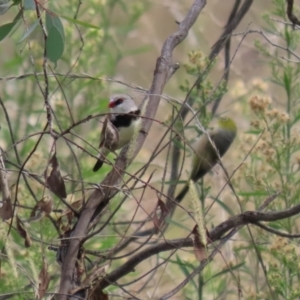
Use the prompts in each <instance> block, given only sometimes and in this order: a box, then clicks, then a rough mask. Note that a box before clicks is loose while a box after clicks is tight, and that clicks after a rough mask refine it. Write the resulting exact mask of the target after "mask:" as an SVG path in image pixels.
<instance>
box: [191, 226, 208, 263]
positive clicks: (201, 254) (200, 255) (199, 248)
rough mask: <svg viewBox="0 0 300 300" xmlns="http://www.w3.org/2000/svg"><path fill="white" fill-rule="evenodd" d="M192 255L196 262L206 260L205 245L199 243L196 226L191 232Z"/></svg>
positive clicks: (199, 238)
mask: <svg viewBox="0 0 300 300" xmlns="http://www.w3.org/2000/svg"><path fill="white" fill-rule="evenodd" d="M192 234H193V237H194V238H193V242H194V253H195V256H196V258H197V260H198V261H200V262H201V261H202V260H204V259H206V258H207V251H206V247H205V245H203V243H202V242H201V237H200V234H199V231H198V225H195V227H194V229H193V231H192Z"/></svg>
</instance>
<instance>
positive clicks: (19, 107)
mask: <svg viewBox="0 0 300 300" xmlns="http://www.w3.org/2000/svg"><path fill="white" fill-rule="evenodd" d="M4 2H5V1H4ZM4 2H3V3H4ZM15 2H17V4H18V1H15ZM223 2H224V1H223ZM223 2H222V3H220V1H218V0H213V1H208V3H207V5H206V6H205V8H204V10H203V12H202V13H201V14H200V16H199V18H198V20H197V22H196V24H195V25H194V26H193V28H192V29H191V31H190V32H189V35H188V37H187V38H186V40H185V41H184V42H183V43H182V44H180V45H179V46H178V47H177V48H176V49H175V51H174V55H173V61H174V63H175V62H178V63H179V64H180V66H181V67H180V69H179V70H178V71H177V72H176V73H175V74H174V75H173V77H172V78H171V79H170V81H169V82H168V84H167V86H166V89H165V91H164V93H165V95H167V96H168V97H166V98H169V99H175V100H176V101H177V103H178V102H179V103H180V102H183V100H184V99H185V97H186V95H187V92H188V91H189V90H190V88H191V86H192V84H193V82H194V81H195V79H196V77H197V76H199V74H201V72H203V70H204V69H205V68H206V67H207V64H208V59H207V57H208V56H209V53H210V51H211V47H212V46H213V45H214V44H215V42H216V41H217V40H218V38H219V36H220V34H221V33H222V31H223V29H224V26H225V24H226V22H227V19H228V16H229V14H230V12H231V9H232V7H233V5H234V3H235V2H236V1H235V0H227V1H225V2H226V4H225V2H224V3H223ZM0 3H1V2H0ZM22 3H23V5H28V9H26V10H24V11H23V13H22V15H21V17H20V20H19V21H18V22H17V23H16V24H15V26H14V27H13V28H12V30H11V31H10V32H9V34H7V35H6V36H5V38H3V39H2V41H1V44H0V46H1V47H0V98H1V100H2V106H1V108H2V109H0V120H1V121H0V123H1V132H0V145H1V148H2V149H3V150H4V151H5V152H6V153H5V158H6V168H7V170H9V172H8V176H9V177H8V180H9V185H10V186H12V188H11V193H12V199H13V201H14V200H17V201H18V204H19V205H20V206H19V207H18V208H17V209H16V212H15V213H17V214H18V216H19V217H20V219H22V221H24V223H25V225H24V226H25V228H26V230H27V231H28V233H29V235H30V236H31V240H32V243H31V246H30V247H29V248H26V247H24V239H23V238H22V237H21V236H20V232H18V230H16V225H15V223H13V227H12V229H11V230H10V232H9V234H8V228H9V223H10V222H9V221H6V222H1V224H0V247H1V250H2V252H1V255H0V256H1V268H0V299H33V298H34V292H35V289H37V286H38V282H39V281H40V280H41V279H40V278H39V273H40V270H41V269H42V264H43V261H45V260H46V261H47V262H48V265H49V268H48V273H49V276H50V278H51V280H50V284H49V288H48V292H49V294H47V295H45V297H48V298H49V299H50V298H51V296H52V295H51V292H55V291H56V290H57V287H58V284H59V279H60V277H59V272H60V267H59V264H58V263H57V262H56V253H55V251H51V250H50V249H49V246H50V248H51V247H52V248H54V250H55V249H57V248H55V247H57V246H58V245H59V240H58V232H57V230H56V229H55V226H53V222H51V220H50V219H49V218H42V219H41V220H39V221H38V222H35V223H26V220H28V219H30V214H31V211H32V208H33V207H34V206H35V205H36V202H37V201H39V200H40V199H42V198H43V197H45V196H47V195H50V196H51V197H52V198H53V203H54V205H53V210H52V212H51V218H52V220H55V221H57V220H59V221H60V223H59V232H60V233H62V232H64V231H65V230H68V229H69V228H70V226H71V225H72V224H69V222H68V220H67V217H66V207H65V205H64V203H62V202H61V201H60V200H59V199H58V198H57V197H56V196H55V195H53V194H51V193H50V192H49V191H48V190H47V189H45V188H44V186H43V185H41V184H40V183H39V182H38V181H37V180H36V178H35V177H34V176H33V174H34V175H35V176H36V177H37V178H41V179H43V178H44V171H45V170H46V168H47V166H48V164H49V160H50V158H51V156H52V155H53V151H54V149H55V150H56V155H57V159H58V161H59V164H60V169H61V172H62V175H63V177H64V180H65V184H66V190H67V194H68V197H67V202H68V203H74V202H76V201H79V200H82V199H86V195H87V194H88V193H89V191H90V190H92V189H93V188H94V185H96V184H99V182H101V179H103V178H104V176H105V175H106V174H107V172H108V171H109V170H110V169H111V167H110V166H109V165H105V166H104V167H103V168H102V169H101V171H100V172H97V173H93V172H92V167H93V165H94V162H95V157H93V156H95V155H97V148H98V144H99V134H100V130H101V126H102V123H101V121H102V120H103V119H102V118H101V115H103V114H104V113H106V112H107V104H108V99H109V96H110V95H111V94H112V93H119V92H126V93H129V94H130V95H131V96H133V97H134V99H135V100H136V101H137V102H138V103H140V102H141V100H142V99H143V97H144V94H143V93H142V92H141V90H140V89H138V88H136V87H142V88H143V89H145V90H147V89H148V88H149V87H150V85H151V82H152V78H153V72H154V69H155V63H156V59H157V57H158V56H159V55H160V51H161V47H162V45H163V43H164V41H165V39H166V38H167V37H168V36H169V35H170V34H171V33H173V32H174V31H176V29H177V27H178V25H177V23H176V22H180V21H181V20H182V19H183V18H184V16H185V14H186V12H187V10H188V9H189V7H190V6H191V4H192V1H184V3H183V1H170V0H163V1H135V0H131V1H122V0H121V1H116V0H103V1H101V0H90V1H84V2H82V3H81V1H78V2H74V1H49V2H45V3H40V7H41V11H43V15H42V17H43V20H44V19H45V14H46V13H48V15H49V16H51V15H52V14H54V15H58V16H59V19H60V21H61V22H62V26H63V35H64V37H63V38H62V40H63V43H62V42H61V44H59V45H56V46H55V43H54V44H53V45H54V46H53V45H52V46H53V47H54V48H53V49H54V50H53V49H52V50H51V48H50V49H48V50H49V52H50V53H51V51H54V53H53V55H54V56H55V54H56V53H55V51H56V50H57V48H60V47H63V54H62V56H61V57H60V58H59V59H57V61H54V62H53V61H52V62H50V61H48V63H49V65H48V67H47V71H48V75H49V76H48V79H49V103H50V105H51V109H52V110H53V128H54V129H55V130H56V131H58V132H61V131H64V130H69V128H70V127H71V132H70V133H69V134H68V135H66V138H67V139H68V141H69V143H66V140H63V139H59V140H58V141H57V142H56V145H55V148H54V143H53V139H52V137H51V136H50V135H49V134H47V135H43V136H42V139H41V141H40V143H39V144H38V147H37V148H36V149H35V145H36V143H37V141H38V139H39V138H40V137H41V132H43V130H44V127H45V126H46V125H47V115H46V109H45V102H44V96H43V94H42V91H43V90H44V88H45V80H44V74H43V63H44V38H43V32H42V30H41V27H40V26H39V24H38V22H37V15H36V11H35V10H34V9H32V8H34V7H35V6H34V2H33V1H23V2H22ZM10 4H11V3H10ZM297 4H298V3H296V5H297ZM32 5H33V6H32ZM285 11H286V4H285V1H284V0H273V1H271V0H270V1H269V0H268V1H254V3H253V4H252V6H251V8H250V10H249V12H248V13H247V14H246V16H245V17H244V18H243V20H242V22H241V23H240V24H239V26H238V28H237V29H236V30H235V31H234V34H233V36H232V38H231V58H232V63H231V65H230V77H229V81H228V85H227V87H225V86H224V84H223V77H224V55H223V52H221V53H220V55H219V56H218V57H217V58H216V60H215V62H214V64H213V66H212V68H211V69H210V71H209V74H208V75H207V76H206V78H205V80H204V81H203V83H202V86H201V92H199V91H197V92H195V94H194V96H195V97H196V98H197V101H196V103H195V105H194V108H195V110H197V109H199V108H200V107H203V105H204V104H205V110H204V112H203V114H201V115H199V120H200V121H201V122H202V124H203V125H205V127H211V126H213V124H214V119H213V120H211V119H212V116H211V113H210V112H211V109H212V104H213V100H214V99H215V98H216V97H217V96H218V95H223V98H222V101H221V104H220V106H219V108H218V111H217V115H226V116H230V117H232V118H233V119H234V120H235V121H236V123H237V124H238V128H239V132H238V137H237V139H236V141H235V142H234V145H233V146H232V148H231V150H230V151H229V152H228V153H227V154H226V156H225V157H224V159H223V164H224V166H225V167H226V169H227V170H228V172H229V174H232V172H235V173H234V176H233V177H232V179H231V182H232V184H233V186H234V189H235V192H236V195H234V192H233V191H232V189H230V188H229V187H228V186H227V187H225V189H223V186H224V185H225V184H226V180H225V179H224V176H223V173H222V171H221V168H218V167H217V168H216V169H215V171H214V172H212V173H211V174H209V175H208V176H206V178H205V179H204V180H203V181H201V182H200V183H199V198H200V200H201V201H202V205H203V207H204V208H205V210H206V209H208V208H209V207H210V208H211V209H210V210H209V211H206V216H205V223H206V227H207V229H208V230H210V229H211V228H213V227H214V226H216V225H218V224H219V223H220V222H221V221H225V220H226V219H228V218H229V217H231V216H234V215H237V214H239V213H241V210H242V211H246V210H249V209H252V210H254V209H257V208H258V207H259V206H260V205H261V204H262V203H263V201H264V199H266V198H267V197H268V196H270V195H273V194H274V193H276V192H280V195H279V196H278V198H277V199H276V200H275V201H274V202H273V203H272V204H271V205H270V207H269V208H268V209H269V210H274V211H275V210H281V209H287V208H290V207H292V206H293V205H295V204H297V203H298V199H299V194H300V188H299V175H298V171H299V164H300V156H299V153H298V151H299V145H300V137H299V125H298V123H299V119H300V111H299V99H300V89H299V80H298V78H299V73H300V64H299V61H300V56H298V55H297V52H299V33H298V31H299V28H298V27H296V28H295V29H293V27H292V26H291V24H290V23H289V21H288V19H287V16H286V12H285ZM18 12H19V6H18V5H15V6H12V7H11V8H10V9H9V10H8V11H7V12H5V13H4V14H3V15H1V21H0V26H3V25H4V24H7V23H10V22H12V20H13V19H14V18H15V16H16V15H17V14H18ZM295 12H296V13H297V12H299V10H298V7H295ZM75 20H78V21H75ZM36 22H37V23H36ZM44 22H45V21H44ZM35 23H36V25H34V24H35ZM26 28H27V30H29V29H30V30H31V29H32V32H30V34H29V33H28V32H29V31H26ZM4 32H5V31H4ZM26 32H27V33H26ZM1 33H2V34H3V27H2V31H1V30H0V36H1ZM61 33H62V32H60V34H61ZM266 37H267V38H266ZM49 52H48V54H49ZM54 60H55V59H54ZM53 74H54V75H53ZM166 98H162V99H161V104H160V108H159V110H158V113H157V115H156V120H158V121H159V122H154V123H153V126H152V128H151V131H150V133H149V135H148V137H147V139H146V142H145V144H144V146H143V148H142V150H141V151H140V153H139V154H138V156H137V157H136V159H135V160H134V162H133V164H132V165H131V166H130V167H129V172H132V173H134V172H135V171H136V170H137V169H138V168H140V167H141V166H143V165H145V164H146V163H147V162H148V160H149V158H150V156H151V155H152V153H153V151H155V149H156V147H157V143H158V141H159V139H160V138H161V137H162V136H163V133H164V130H165V129H166V126H167V125H168V124H170V122H171V119H172V117H173V116H172V104H171V103H169V102H168V101H167V100H166ZM172 103H174V102H172ZM178 107H179V105H177V108H178ZM4 109H5V110H6V111H7V115H5V110H4ZM89 115H93V116H96V117H94V118H88V116H89ZM97 115H98V116H97ZM190 118H191V116H190ZM82 120H86V122H81V121H82ZM99 121H100V122H99ZM77 122H78V125H76V126H74V127H73V125H74V124H76V123H77ZM185 134H186V136H187V137H188V139H190V140H193V139H194V138H195V137H196V136H197V130H195V124H194V122H192V123H191V124H190V125H189V126H188V127H186V129H185ZM12 137H13V139H12ZM14 145H16V149H17V152H18V155H19V159H18V158H17V156H16V154H15V150H14ZM30 154H32V155H31V156H30V158H29V160H28V161H27V162H26V165H25V169H26V170H27V171H28V172H30V174H31V176H29V177H28V178H27V180H28V184H29V185H30V189H31V191H30V190H29V188H28V185H26V183H25V181H24V178H22V177H21V179H20V182H19V184H18V188H17V189H16V188H15V187H16V186H15V184H16V182H17V178H18V175H19V170H20V167H21V165H22V164H23V163H24V161H25V160H26V159H27V158H28V157H29V155H30ZM190 155H191V153H190V151H188V150H187V160H186V163H185V165H184V169H183V171H182V177H181V180H182V181H183V180H184V179H186V178H187V177H188V171H189V162H190V159H189V157H190ZM75 157H76V159H75ZM166 157H167V149H166V150H165V151H162V152H161V153H160V154H159V155H157V156H156V157H155V159H154V160H153V161H152V162H151V165H150V166H149V168H148V171H147V172H146V173H145V175H143V176H142V178H141V179H142V180H144V181H147V180H149V178H150V174H151V176H152V177H151V186H149V187H146V188H145V190H144V189H140V190H139V189H137V190H136V191H134V196H135V198H137V199H140V197H142V196H143V199H142V204H141V206H142V208H140V209H138V214H137V216H136V217H135V219H134V221H139V220H143V219H144V218H145V217H147V215H148V214H149V213H151V212H152V211H153V209H154V208H155V206H156V203H157V194H156V192H155V191H154V190H153V189H152V188H151V187H152V186H153V187H156V188H157V189H159V190H162V191H164V190H166V189H167V188H168V184H169V182H168V180H167V178H168V176H166V178H165V177H164V175H163V174H164V172H165V171H166V172H167V174H168V172H169V170H165V161H166ZM111 158H112V159H114V156H113V155H112V156H111ZM152 173H153V174H152ZM162 178H163V180H162ZM82 183H83V186H84V188H85V193H83V192H82V190H81V184H82ZM162 183H163V184H164V185H163V186H162ZM179 189H180V188H178V190H179ZM16 191H17V192H16ZM122 197H123V194H122V193H120V195H119V196H117V197H115V198H114V199H113V200H112V201H111V202H110V204H109V207H108V211H109V212H113V211H114V209H116V208H117V206H118V204H119V202H120V199H121V198H122ZM135 198H132V197H129V198H128V199H126V202H125V204H124V205H122V207H121V208H120V209H119V210H118V212H117V214H116V215H115V216H114V217H113V220H112V221H113V222H115V223H114V224H113V225H112V226H107V227H106V228H105V230H104V231H103V232H101V235H96V236H94V237H93V238H91V239H89V240H88V242H87V243H86V244H85V245H84V246H85V249H86V250H87V251H90V253H88V254H90V255H91V258H90V261H88V262H87V265H88V264H89V263H90V262H91V261H92V260H94V259H95V256H93V255H92V254H91V253H92V251H97V255H98V254H99V253H100V254H102V255H105V254H106V253H108V252H109V251H110V250H111V249H113V248H114V247H115V246H116V245H118V243H120V242H121V241H122V233H123V227H122V224H121V223H122V222H125V221H128V222H130V221H131V220H132V217H133V212H134V211H135V210H136V209H137V207H138V204H137V203H136V200H135ZM182 205H183V207H185V209H186V210H188V211H189V210H191V207H192V206H191V203H189V201H188V199H185V201H184V202H183V203H182ZM105 213H108V212H105ZM121 221H122V222H121ZM118 222H119V227H118V225H117V223H118ZM193 222H194V221H193V220H192V219H191V218H190V215H189V214H188V213H187V211H185V210H183V209H177V210H176V213H175V218H174V220H173V221H170V223H171V226H170V228H169V229H168V231H167V232H166V235H165V237H166V238H169V239H172V238H179V237H181V238H182V237H185V236H188V234H189V232H190V231H191V230H192V228H193V224H194V223H193ZM150 225H151V224H150ZM150 225H149V226H150ZM135 226H137V225H135V224H134V222H133V223H132V225H131V227H130V230H129V232H127V231H126V234H127V235H130V234H131V233H132V232H134V230H135V229H136V227H135ZM269 226H271V227H272V228H274V229H277V230H281V231H284V232H287V233H294V234H296V233H299V222H298V221H297V217H293V218H288V219H284V220H281V221H276V222H273V223H272V224H269ZM117 227H118V228H117ZM126 228H127V227H126ZM160 238H161V239H162V240H163V239H164V237H160ZM153 241H155V237H154V238H153ZM149 243H150V242H149ZM135 247H136V245H135V246H132V248H131V246H129V247H128V248H127V249H126V251H125V250H124V251H123V252H121V254H124V253H127V252H130V250H132V249H135ZM298 248H299V247H298V241H297V240H293V239H285V238H283V237H279V236H276V235H272V234H271V233H269V232H266V231H264V230H263V229H257V228H254V227H253V228H252V227H251V234H250V233H249V231H248V230H247V229H242V230H240V231H239V233H238V234H236V235H235V236H234V238H233V239H232V240H230V242H228V243H227V244H226V245H225V247H223V248H222V249H220V255H217V256H216V257H215V258H214V260H213V262H212V263H211V264H209V266H208V267H207V268H205V270H204V271H203V272H202V274H199V275H198V276H197V277H194V278H193V279H192V280H190V282H189V284H187V285H186V286H185V287H184V288H183V289H182V290H181V291H180V292H179V293H178V294H177V295H176V296H173V298H172V299H242V298H244V299H249V300H250V299H299V297H300V286H299V276H300V273H299V265H298V261H299V249H298ZM100 254H99V255H100ZM121 254H120V253H119V254H118V255H119V256H120V258H119V259H115V260H113V261H112V264H111V266H110V269H109V270H108V271H107V272H110V271H111V270H113V269H114V268H116V267H118V266H120V265H122V264H123V263H124V262H126V260H127V257H126V256H125V257H124V258H123V257H122V255H121ZM118 255H117V256H118ZM163 260H166V261H167V262H168V263H167V264H166V265H164V267H163V268H161V269H159V270H158V271H156V273H155V276H152V277H151V278H150V279H149V277H148V276H145V278H142V279H141V280H140V281H138V282H137V283H136V284H132V285H129V287H126V290H128V291H131V293H133V294H134V295H135V296H136V297H137V298H126V297H127V296H128V295H127V296H126V293H125V292H124V290H121V289H119V288H118V287H117V286H110V287H109V288H108V289H106V293H108V294H109V299H119V298H120V299H158V298H159V297H160V296H161V295H163V294H165V293H166V292H167V291H169V290H170V289H173V288H174V287H175V286H176V285H178V284H179V283H180V282H181V281H182V280H183V279H184V278H185V277H186V276H187V274H189V273H190V272H191V271H192V270H193V268H194V267H195V265H198V264H199V262H198V261H197V259H196V258H195V255H194V253H193V250H192V249H184V250H182V249H181V250H178V251H176V252H175V253H173V254H172V256H170V254H166V253H162V254H159V255H158V256H156V257H153V258H151V259H148V260H147V261H145V262H143V264H141V265H139V266H138V267H137V268H136V270H135V271H136V273H137V274H140V275H141V274H143V273H145V272H146V270H150V269H151V266H153V265H156V264H157V262H161V261H163ZM91 265H92V264H91ZM263 267H264V268H265V270H264V268H263ZM87 268H88V267H87ZM134 278H135V277H134V275H132V274H129V275H127V277H124V278H122V280H121V281H120V282H122V283H126V282H131V281H132V280H133V279H134ZM34 286H35V288H34ZM147 297H148V298H147ZM103 299H104V298H103Z"/></svg>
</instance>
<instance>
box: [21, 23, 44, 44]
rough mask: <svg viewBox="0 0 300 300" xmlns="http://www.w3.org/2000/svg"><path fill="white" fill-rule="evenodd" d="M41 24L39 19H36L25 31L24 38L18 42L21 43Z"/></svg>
mask: <svg viewBox="0 0 300 300" xmlns="http://www.w3.org/2000/svg"><path fill="white" fill-rule="evenodd" d="M38 24H39V20H36V21H35V22H34V23H33V24H32V25H31V26H30V27H29V28H28V30H27V31H26V32H24V34H23V36H22V38H21V39H20V40H19V42H18V43H21V42H22V41H23V40H25V39H26V38H27V37H28V36H29V35H30V34H31V33H32V32H33V31H34V29H35V28H36V27H37V26H38Z"/></svg>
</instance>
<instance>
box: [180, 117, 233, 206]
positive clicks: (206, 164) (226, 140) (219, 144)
mask: <svg viewBox="0 0 300 300" xmlns="http://www.w3.org/2000/svg"><path fill="white" fill-rule="evenodd" d="M236 133H237V126H236V124H235V122H234V121H233V120H232V119H230V118H226V117H225V118H224V117H223V118H219V120H218V127H217V128H215V129H213V130H211V131H209V132H208V134H209V136H210V139H211V140H212V142H213V143H214V144H215V146H216V149H217V150H218V152H219V156H220V157H222V156H223V155H224V154H225V153H226V152H227V150H228V149H229V147H230V145H231V144H232V142H233V140H234V139H235V136H236ZM192 149H193V150H194V156H193V160H192V172H191V174H190V178H189V180H193V181H194V182H196V181H198V180H199V179H200V178H202V177H203V176H204V175H205V174H206V173H208V172H209V171H210V170H211V169H212V168H213V167H214V166H215V165H216V164H217V162H218V161H219V156H218V154H217V153H216V150H215V149H214V147H213V146H212V144H211V142H210V141H209V139H208V138H207V135H206V134H203V135H202V136H201V137H200V138H199V139H198V140H197V141H196V142H195V143H194V145H192ZM188 190H189V185H188V184H186V185H185V186H184V188H183V189H182V190H181V192H180V193H179V194H178V196H177V197H176V199H175V200H176V201H177V202H181V200H182V199H183V198H184V196H185V195H186V193H187V192H188Z"/></svg>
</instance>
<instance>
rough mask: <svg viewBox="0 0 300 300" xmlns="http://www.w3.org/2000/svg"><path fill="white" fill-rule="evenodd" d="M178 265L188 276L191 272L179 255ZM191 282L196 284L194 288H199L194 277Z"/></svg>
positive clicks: (177, 258) (177, 257)
mask: <svg viewBox="0 0 300 300" xmlns="http://www.w3.org/2000/svg"><path fill="white" fill-rule="evenodd" d="M176 260H177V265H178V267H179V268H180V270H181V272H182V273H183V274H184V275H185V276H186V277H187V276H188V275H189V274H190V272H189V270H188V269H187V267H186V264H185V263H184V262H183V261H182V260H181V259H180V257H179V256H178V255H176ZM191 283H192V284H193V285H194V288H195V289H196V290H197V284H196V282H195V280H194V279H192V280H191Z"/></svg>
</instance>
